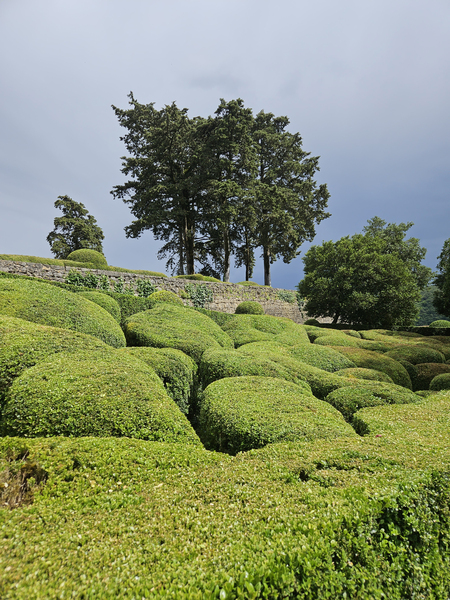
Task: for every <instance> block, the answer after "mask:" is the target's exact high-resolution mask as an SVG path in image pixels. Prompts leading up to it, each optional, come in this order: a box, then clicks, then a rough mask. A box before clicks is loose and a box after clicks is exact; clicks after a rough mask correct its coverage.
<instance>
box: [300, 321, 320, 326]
mask: <svg viewBox="0 0 450 600" xmlns="http://www.w3.org/2000/svg"><path fill="white" fill-rule="evenodd" d="M303 325H313V326H314V327H320V323H319V321H318V320H317V319H306V321H305V322H304V323H303Z"/></svg>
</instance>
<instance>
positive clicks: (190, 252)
mask: <svg viewBox="0 0 450 600" xmlns="http://www.w3.org/2000/svg"><path fill="white" fill-rule="evenodd" d="M184 239H185V244H186V271H187V275H194V274H195V270H194V235H193V232H192V227H190V226H189V223H188V219H187V217H185V219H184Z"/></svg>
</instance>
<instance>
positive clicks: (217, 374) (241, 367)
mask: <svg viewBox="0 0 450 600" xmlns="http://www.w3.org/2000/svg"><path fill="white" fill-rule="evenodd" d="M246 375H255V376H260V377H275V378H278V379H285V380H286V381H292V382H294V383H299V384H300V385H301V386H302V387H303V388H305V389H306V390H307V391H308V392H309V393H311V389H310V388H309V386H308V385H307V384H306V383H304V382H303V381H300V382H299V380H298V379H297V377H295V375H293V374H292V372H290V371H289V370H288V369H285V368H284V367H283V366H282V365H281V364H278V363H275V362H273V361H272V360H270V359H268V358H264V357H258V356H247V355H245V354H243V353H242V352H238V351H236V350H223V349H220V350H216V349H211V350H206V351H205V352H204V353H203V356H202V359H201V361H200V365H199V378H200V380H201V382H202V385H203V387H204V388H206V387H207V386H208V385H209V384H210V383H212V382H213V381H217V380H218V379H224V378H225V377H243V376H246Z"/></svg>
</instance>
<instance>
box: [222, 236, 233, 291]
mask: <svg viewBox="0 0 450 600" xmlns="http://www.w3.org/2000/svg"><path fill="white" fill-rule="evenodd" d="M230 258H231V248H230V234H229V232H228V231H224V234H223V281H230Z"/></svg>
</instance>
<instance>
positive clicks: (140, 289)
mask: <svg viewBox="0 0 450 600" xmlns="http://www.w3.org/2000/svg"><path fill="white" fill-rule="evenodd" d="M136 291H137V294H138V296H139V297H140V298H148V297H149V296H150V295H151V294H153V293H154V292H156V285H154V284H153V283H152V282H151V281H149V280H148V279H138V280H137V282H136Z"/></svg>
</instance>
